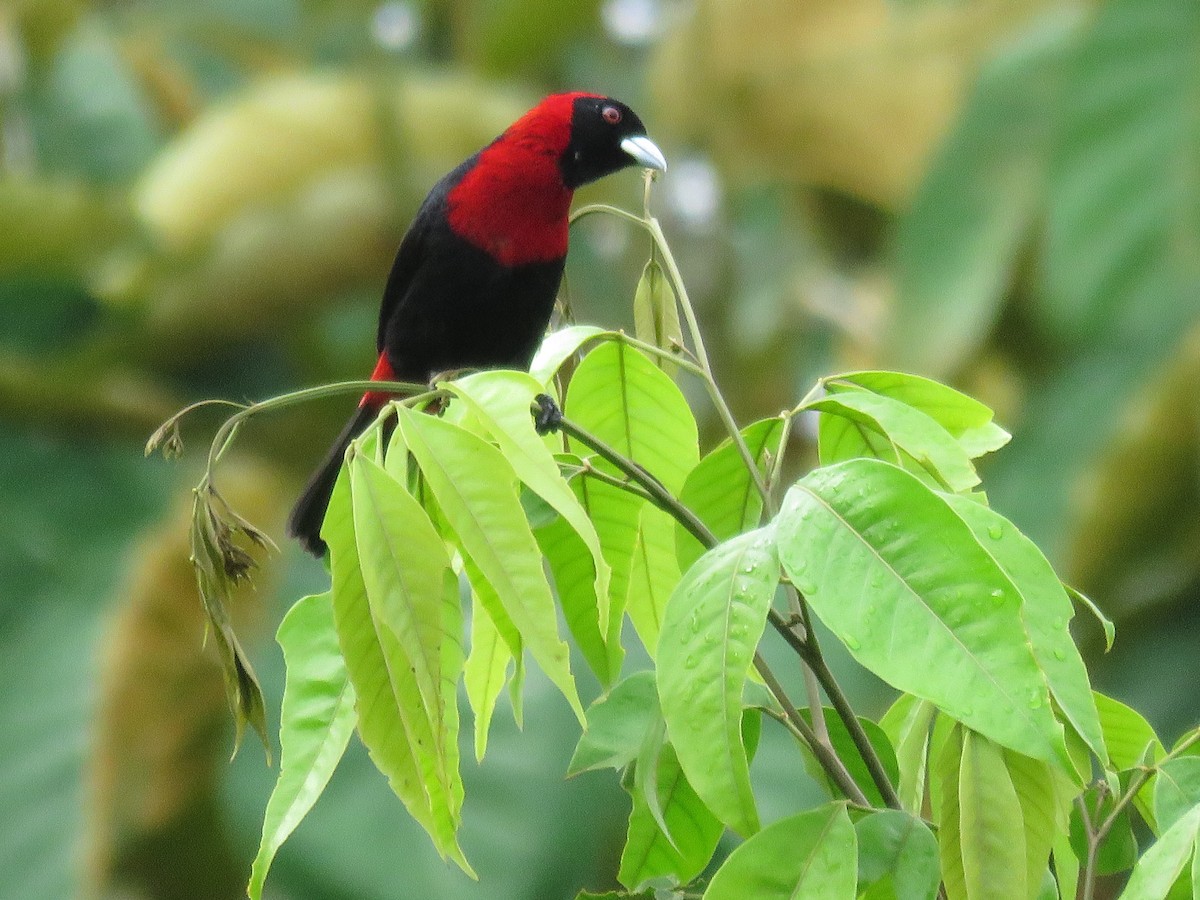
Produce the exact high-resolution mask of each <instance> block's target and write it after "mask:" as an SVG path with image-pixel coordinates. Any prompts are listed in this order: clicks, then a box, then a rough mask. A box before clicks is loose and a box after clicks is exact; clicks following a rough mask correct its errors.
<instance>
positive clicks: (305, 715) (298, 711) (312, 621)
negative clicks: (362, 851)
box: [246, 593, 355, 900]
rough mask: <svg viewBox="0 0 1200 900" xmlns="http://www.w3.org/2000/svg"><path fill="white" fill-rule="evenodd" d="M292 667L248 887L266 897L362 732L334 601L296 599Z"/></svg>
mask: <svg viewBox="0 0 1200 900" xmlns="http://www.w3.org/2000/svg"><path fill="white" fill-rule="evenodd" d="M277 639H278V641H279V646H280V647H281V648H282V649H283V658H284V662H285V663H286V665H287V683H286V684H285V685H284V689H283V706H282V709H281V711H280V714H279V743H280V745H281V748H282V749H281V752H280V760H279V778H278V779H277V780H276V782H275V787H274V789H273V790H272V791H271V799H270V800H268V801H267V809H266V812H265V813H264V815H263V828H262V841H261V843H260V844H259V848H258V855H257V856H256V857H255V858H254V865H253V866H252V867H251V869H250V885H249V887H248V888H247V889H246V891H247V893H248V894H249V896H250V897H251V900H259V898H261V897H262V889H263V882H264V881H265V880H266V877H267V871H268V870H269V869H270V867H271V861H272V860H273V859H274V858H275V852H276V851H277V850H278V849H279V848H280V846H282V844H283V842H284V841H285V840H287V838H288V835H290V834H291V833H292V832H293V831H294V830H295V828H296V826H297V825H299V824H300V822H301V821H302V820H303V819H304V817H305V816H306V815H307V814H308V811H309V810H310V809H312V807H313V804H314V803H316V802H317V798H318V797H320V796H321V793H322V792H323V791H324V790H325V785H326V784H328V783H329V779H330V777H331V776H332V775H333V770H334V769H335V768H337V764H338V762H339V761H340V760H341V758H342V754H343V753H344V752H345V750H346V745H347V743H349V741H350V735H351V733H352V732H353V731H354V721H355V720H354V689H353V688H352V687H351V686H350V681H349V679H348V678H347V676H346V663H345V661H344V660H343V659H342V653H341V651H340V650H339V649H338V642H337V631H336V630H335V629H334V621H333V600H332V597H331V596H330V595H329V594H327V593H326V594H317V595H313V596H309V597H304V598H302V599H301V600H298V601H296V603H295V605H294V606H293V607H292V608H291V609H290V610H289V611H288V614H287V615H286V616H284V617H283V621H282V622H281V623H280V624H279V633H278V635H277Z"/></svg>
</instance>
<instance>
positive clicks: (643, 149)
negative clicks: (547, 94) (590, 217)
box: [559, 95, 667, 189]
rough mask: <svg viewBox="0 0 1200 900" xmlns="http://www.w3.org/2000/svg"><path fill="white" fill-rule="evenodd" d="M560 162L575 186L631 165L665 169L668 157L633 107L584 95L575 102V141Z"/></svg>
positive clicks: (567, 181) (567, 180) (565, 180)
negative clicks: (647, 133) (650, 134)
mask: <svg viewBox="0 0 1200 900" xmlns="http://www.w3.org/2000/svg"><path fill="white" fill-rule="evenodd" d="M559 166H560V168H561V169H562V173H563V183H564V184H566V185H567V187H569V188H571V189H575V188H577V187H579V186H580V185H581V184H587V183H588V182H590V181H595V180H596V179H597V178H602V177H604V176H605V175H608V174H609V173H611V172H616V171H617V170H618V169H624V168H625V167H627V166H643V167H645V168H647V169H656V170H657V171H659V172H665V171H666V170H667V161H666V159H665V158H664V157H663V155H662V151H661V150H659V149H658V147H657V146H655V144H654V142H653V141H651V140H650V138H649V137H647V136H646V126H645V125H643V124H642V120H641V119H639V118H638V115H637V113H635V112H634V111H633V110H632V109H630V108H629V107H628V106H626V105H625V104H624V103H622V102H621V101H620V100H613V99H612V98H611V97H593V96H587V95H582V96H576V97H575V98H574V101H573V102H572V104H571V141H570V143H569V144H567V147H566V150H564V151H563V154H562V156H560V157H559Z"/></svg>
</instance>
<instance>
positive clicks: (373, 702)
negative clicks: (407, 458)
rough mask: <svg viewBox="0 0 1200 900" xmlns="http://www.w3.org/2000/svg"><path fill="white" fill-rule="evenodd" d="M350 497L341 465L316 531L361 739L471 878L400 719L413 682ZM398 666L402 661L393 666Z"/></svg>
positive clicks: (452, 826) (441, 848)
mask: <svg viewBox="0 0 1200 900" xmlns="http://www.w3.org/2000/svg"><path fill="white" fill-rule="evenodd" d="M350 493H351V490H350V476H349V472H348V470H347V468H346V467H343V468H342V472H341V474H340V475H339V476H338V480H337V483H336V484H335V486H334V490H333V496H332V497H331V498H330V501H329V510H328V512H327V513H326V514H325V522H324V524H323V525H322V526H321V537H322V538H324V539H325V542H326V543H327V544H328V545H329V558H330V563H331V568H332V575H333V613H334V621H335V623H336V626H337V633H338V645H339V646H340V647H341V650H342V657H343V658H344V659H345V661H346V672H347V674H348V675H349V676H350V683H351V684H352V685H353V686H354V693H355V696H356V698H357V699H356V702H355V709H356V710H357V713H358V734H359V737H360V738H361V739H362V742H363V744H364V745H366V747H367V751H368V752H369V753H370V754H371V760H372V761H373V762H374V763H375V766H376V768H378V769H379V771H381V772H382V773H383V774H384V775H385V776H387V779H388V784H389V785H391V788H392V790H393V791H394V792H395V793H396V796H398V797H399V798H400V799H401V800H402V801H403V802H404V806H405V808H406V809H408V812H409V814H410V815H411V816H412V817H413V818H414V819H415V820H416V821H417V823H418V824H420V826H421V827H422V828H424V829H425V831H426V832H427V833H428V834H429V836H430V837H431V838H432V839H433V843H434V846H435V847H436V848H437V849H438V852H439V853H441V854H442V855H443V856H449V857H450V858H451V859H453V860H454V861H455V862H456V863H458V865H459V866H461V867H462V869H463V871H465V872H467V873H468V874H470V875H471V876H472V877H474V872H473V870H472V869H471V867H470V864H469V863H468V862H467V860H466V857H464V856H463V854H462V850H461V848H459V846H458V840H457V837H456V835H455V831H456V825H457V822H456V817H455V816H451V815H447V811H448V804H446V803H440V802H435V801H434V800H433V798H431V796H430V789H431V786H429V785H427V783H426V781H425V776H426V771H425V765H424V764H423V760H422V759H421V758H419V757H418V756H417V753H416V751H415V748H414V747H413V745H412V744H411V742H410V739H409V734H408V732H407V729H406V723H405V721H404V718H403V716H402V715H401V708H402V707H404V708H406V709H411V708H412V705H413V699H414V697H419V695H418V694H417V690H416V686H415V684H413V683H412V682H411V681H409V682H406V681H405V680H404V675H405V672H406V671H407V666H406V665H404V664H403V662H402V660H403V658H404V657H403V650H402V649H401V648H400V646H399V643H398V641H397V640H396V638H395V637H394V636H392V635H391V634H390V632H389V631H388V630H387V629H386V628H384V627H381V625H380V624H379V622H378V621H377V620H376V618H375V616H374V615H373V613H372V609H371V605H370V603H369V601H368V599H367V588H366V585H365V583H364V581H363V574H362V570H361V569H360V567H359V558H358V550H357V545H356V540H355V537H356V536H355V531H354V510H353V507H352V504H351V498H350ZM396 662H401V664H400V665H395V663H396ZM439 799H445V798H439Z"/></svg>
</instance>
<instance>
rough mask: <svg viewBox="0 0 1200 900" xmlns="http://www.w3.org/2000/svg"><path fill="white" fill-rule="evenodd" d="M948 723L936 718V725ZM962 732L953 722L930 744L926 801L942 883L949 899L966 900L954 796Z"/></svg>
mask: <svg viewBox="0 0 1200 900" xmlns="http://www.w3.org/2000/svg"><path fill="white" fill-rule="evenodd" d="M949 721H950V720H949V719H945V718H943V717H939V719H938V724H939V725H940V724H942V723H944V722H949ZM964 730H965V729H964V728H963V727H962V726H961V725H959V724H958V723H953V724H952V725H950V726H949V727H948V728H947V730H946V734H945V737H944V739H943V740H942V741H941V743H938V742H937V741H933V742H932V743H931V745H930V754H931V755H930V766H929V802H930V807H931V808H932V810H933V822H934V824H935V825H937V826H938V849H939V855H940V857H941V866H942V881H943V883H944V884H945V885H946V896H947V897H949V900H966V898H967V883H966V874H965V870H964V869H963V835H962V821H961V819H962V809H961V805H960V803H959V795H958V785H959V775H960V769H961V767H962V749H963V732H964ZM935 731H936V729H935ZM935 737H936V734H935Z"/></svg>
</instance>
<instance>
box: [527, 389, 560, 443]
mask: <svg viewBox="0 0 1200 900" xmlns="http://www.w3.org/2000/svg"><path fill="white" fill-rule="evenodd" d="M533 402H534V404H535V405H536V409H534V410H531V411H532V412H533V427H534V429H536V431H537V433H538V434H552V433H553V432H555V431H558V426H559V425H561V424H562V419H563V414H562V410H561V409H559V407H558V404H557V403H556V402H554V398H553V397H551V396H550V395H549V394H538V395H537V396H536V397H534V398H533Z"/></svg>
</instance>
